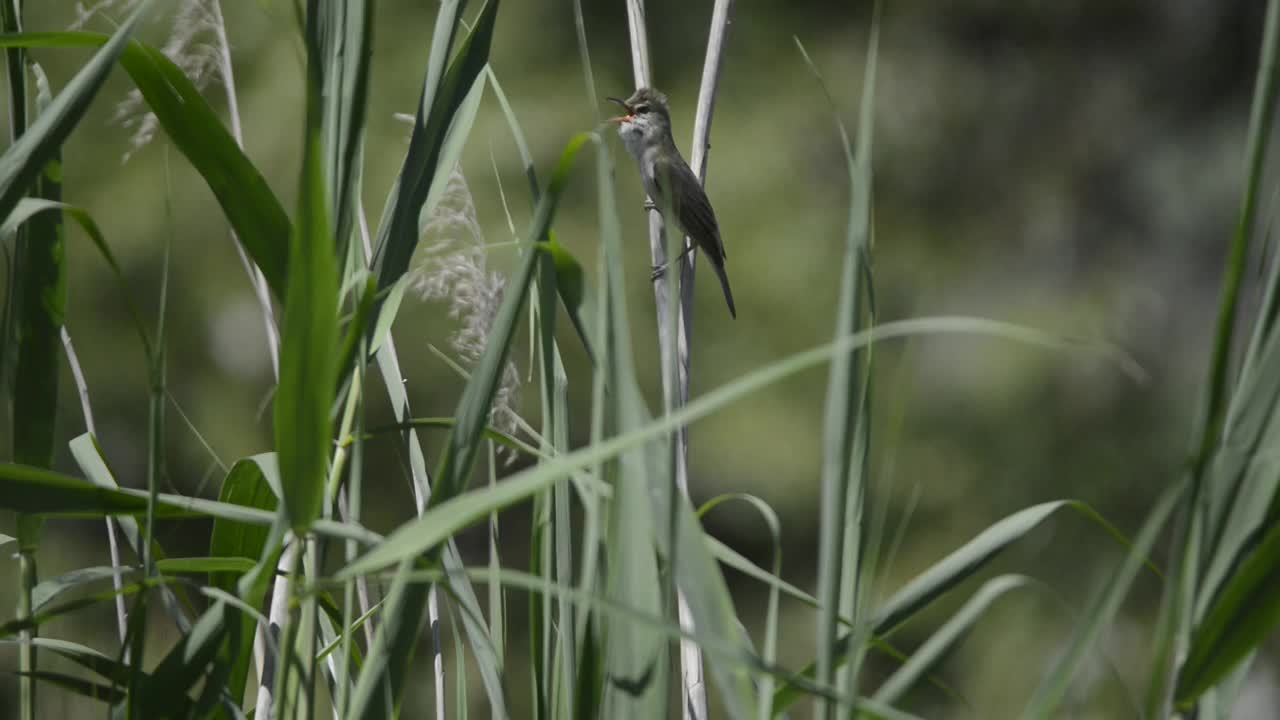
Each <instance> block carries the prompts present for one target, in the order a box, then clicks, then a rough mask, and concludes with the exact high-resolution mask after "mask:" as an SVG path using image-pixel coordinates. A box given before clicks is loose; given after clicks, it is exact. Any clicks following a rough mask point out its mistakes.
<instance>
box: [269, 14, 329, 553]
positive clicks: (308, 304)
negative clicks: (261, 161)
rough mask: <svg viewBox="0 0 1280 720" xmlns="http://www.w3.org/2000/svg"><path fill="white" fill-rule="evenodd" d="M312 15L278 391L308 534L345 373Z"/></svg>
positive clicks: (279, 444) (284, 449)
mask: <svg viewBox="0 0 1280 720" xmlns="http://www.w3.org/2000/svg"><path fill="white" fill-rule="evenodd" d="M318 22H320V19H319V18H316V17H311V16H309V18H308V33H307V38H308V42H307V90H306V93H307V95H306V97H307V99H306V103H307V110H306V128H305V130H304V137H305V141H304V142H305V147H304V152H303V160H302V177H301V179H300V181H299V190H298V217H297V223H296V226H295V228H294V232H293V233H292V234H291V235H290V236H289V262H290V265H291V266H292V267H293V268H294V269H295V270H296V272H293V273H290V275H289V282H288V290H287V291H286V295H285V310H284V331H283V336H282V338H281V344H280V383H279V385H278V386H277V389H276V397H275V435H276V449H277V452H278V455H279V457H278V460H279V463H280V480H281V483H282V488H281V490H282V495H281V503H282V505H283V507H284V512H285V515H286V516H287V517H288V519H289V524H290V526H291V527H292V528H293V531H294V534H295V535H296V536H298V537H302V536H303V535H305V534H306V532H307V530H308V529H309V528H310V527H311V523H312V522H313V521H314V520H315V519H316V518H318V517H320V512H321V508H322V506H323V503H324V488H325V478H326V477H327V467H328V460H329V448H330V443H331V442H332V435H333V421H332V418H331V416H330V413H329V407H330V405H331V404H332V403H333V396H332V393H333V390H334V388H335V387H336V386H337V374H338V363H337V353H338V267H337V259H336V257H335V255H334V252H335V250H334V239H333V234H332V232H331V229H330V220H329V211H328V209H327V200H326V198H327V197H328V192H327V188H326V186H325V168H324V148H323V146H322V143H321V138H322V126H323V122H324V116H323V111H324V106H323V104H322V103H323V97H322V92H323V90H324V81H325V78H324V75H323V72H324V59H323V58H322V57H321V55H320V52H321V49H320V47H319V43H320V39H319V37H318V30H316V29H315V27H314V26H315V24H316V23H318Z"/></svg>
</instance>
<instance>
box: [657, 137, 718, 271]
mask: <svg viewBox="0 0 1280 720" xmlns="http://www.w3.org/2000/svg"><path fill="white" fill-rule="evenodd" d="M653 182H654V184H655V185H656V186H657V187H658V192H660V193H662V194H664V195H665V194H667V191H666V188H667V184H668V183H670V184H671V186H672V189H673V190H674V192H672V193H671V204H672V206H673V209H674V210H675V212H676V218H677V219H678V220H679V222H680V227H681V229H683V230H684V231H685V234H687V235H688V236H689V237H691V238H692V239H693V240H694V242H696V243H697V244H698V246H699V247H701V248H702V251H703V252H706V253H710V252H712V251H715V252H717V253H718V257H716V258H714V259H715V260H723V259H724V257H725V252H724V243H723V242H721V240H720V226H719V225H718V224H717V223H716V214H715V211H714V210H712V209H711V203H710V201H708V200H707V194H706V193H705V192H704V191H703V190H702V184H701V183H699V182H698V178H697V176H696V175H694V174H693V171H692V170H690V169H689V165H688V164H686V163H685V162H684V160H682V159H680V158H678V157H677V158H671V157H659V158H658V159H656V160H654V163H653Z"/></svg>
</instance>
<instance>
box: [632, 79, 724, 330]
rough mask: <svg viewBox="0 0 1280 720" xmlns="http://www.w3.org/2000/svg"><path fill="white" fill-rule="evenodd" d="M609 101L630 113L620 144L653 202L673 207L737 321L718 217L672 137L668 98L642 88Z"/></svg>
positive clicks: (682, 229)
mask: <svg viewBox="0 0 1280 720" xmlns="http://www.w3.org/2000/svg"><path fill="white" fill-rule="evenodd" d="M609 100H610V101H611V102H614V103H617V104H618V105H621V106H622V107H623V109H625V110H626V111H627V114H626V115H624V116H622V117H619V118H614V121H615V122H617V123H618V135H620V136H621V137H622V143H623V144H624V145H626V147H627V152H629V153H631V156H632V157H633V158H635V160H636V164H637V165H638V166H639V168H640V179H641V182H642V183H643V184H644V190H645V192H646V193H648V195H649V199H650V200H652V201H653V204H654V206H655V207H656V208H658V209H659V210H662V209H663V208H665V207H668V206H670V208H671V211H672V212H673V213H674V215H675V221H676V224H677V225H679V227H680V230H681V231H683V232H684V234H685V235H687V236H688V237H689V239H690V240H692V241H693V247H696V248H698V249H700V250H702V254H703V255H706V256H707V260H708V261H710V263H711V268H712V269H713V270H715V273H716V277H718V278H719V279H720V287H721V288H722V289H723V290H724V299H725V302H726V303H728V305H729V314H730V315H732V316H733V317H735V318H736V317H737V316H738V312H737V309H736V308H735V307H734V305H733V292H732V291H731V290H730V289H729V276H728V275H727V274H726V273H725V270H724V260H725V252H724V242H723V241H722V240H721V239H720V226H719V224H718V223H717V222H716V213H715V211H714V210H712V209H711V201H710V200H708V199H707V193H706V192H705V191H704V190H703V189H702V183H700V182H698V178H697V176H696V175H694V174H693V170H691V169H689V164H688V163H686V162H685V161H684V158H683V157H681V155H680V151H679V150H678V149H677V148H676V143H675V140H673V139H672V137H671V114H670V112H669V111H668V109H667V97H666V96H665V95H663V94H662V93H660V92H658V91H657V90H654V89H652V88H640V89H639V90H637V91H635V93H634V94H633V95H632V96H631V97H629V98H627V99H626V100H619V99H617V98H609ZM687 252H688V251H686V253H687ZM683 255H684V253H682V254H681V257H683ZM659 271H661V268H659Z"/></svg>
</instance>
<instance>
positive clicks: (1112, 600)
mask: <svg viewBox="0 0 1280 720" xmlns="http://www.w3.org/2000/svg"><path fill="white" fill-rule="evenodd" d="M1186 489H1187V483H1186V481H1185V480H1183V481H1179V482H1178V483H1177V484H1175V485H1173V486H1171V487H1169V488H1168V489H1166V490H1165V492H1164V493H1163V494H1162V495H1161V497H1160V499H1159V501H1157V503H1156V505H1155V507H1153V508H1152V510H1151V513H1150V514H1149V515H1148V516H1147V519H1146V521H1145V522H1144V523H1143V526H1142V530H1141V531H1140V532H1139V533H1138V535H1137V537H1136V538H1135V540H1134V543H1133V546H1132V547H1131V548H1129V552H1128V553H1127V554H1126V555H1125V558H1124V560H1123V561H1122V562H1121V563H1120V565H1119V566H1118V567H1117V568H1116V571H1115V573H1114V575H1112V577H1111V579H1110V580H1109V581H1108V582H1107V584H1106V585H1105V586H1104V587H1103V588H1102V591H1101V592H1100V593H1099V594H1098V596H1097V598H1096V599H1095V600H1094V601H1093V603H1091V605H1090V607H1089V609H1088V610H1087V611H1086V612H1085V613H1084V614H1083V617H1084V622H1083V623H1082V624H1081V626H1080V628H1079V629H1078V630H1077V631H1076V633H1075V635H1074V637H1073V638H1072V640H1071V644H1070V645H1069V646H1068V648H1067V651H1066V652H1065V653H1064V654H1063V655H1062V657H1061V658H1060V659H1059V660H1058V662H1057V663H1055V664H1054V667H1053V668H1052V669H1051V670H1050V671H1049V672H1048V673H1046V674H1045V675H1044V677H1043V679H1042V680H1041V681H1040V685H1039V687H1038V688H1036V692H1035V694H1034V695H1033V696H1032V698H1031V702H1030V703H1029V704H1028V706H1027V712H1026V716H1027V717H1037V718H1039V717H1053V716H1054V714H1055V711H1056V709H1057V706H1058V703H1059V702H1061V701H1062V698H1063V696H1064V695H1065V694H1066V692H1067V687H1068V686H1069V685H1070V684H1071V680H1072V678H1073V677H1075V673H1076V671H1077V670H1079V668H1080V664H1081V663H1082V662H1083V661H1084V657H1085V655H1086V654H1087V653H1088V651H1089V649H1090V647H1092V645H1093V643H1094V641H1095V640H1097V638H1098V635H1100V634H1101V633H1102V630H1103V628H1104V627H1106V626H1107V625H1109V624H1110V623H1111V621H1112V619H1114V618H1115V615H1116V612H1118V611H1119V609H1120V603H1121V601H1123V600H1124V597H1125V595H1127V594H1128V591H1129V587H1130V586H1131V585H1132V584H1133V579H1134V577H1135V576H1136V575H1137V574H1138V571H1139V570H1140V569H1141V568H1142V564H1143V562H1144V560H1145V558H1146V556H1147V555H1148V553H1150V552H1151V547H1152V546H1153V545H1154V544H1155V541H1156V538H1157V537H1158V536H1159V534H1160V531H1161V530H1163V529H1164V526H1165V523H1167V522H1168V520H1169V517H1170V515H1172V513H1173V510H1174V508H1175V507H1177V505H1178V502H1179V501H1180V500H1181V499H1182V496H1183V493H1184V492H1185V491H1186Z"/></svg>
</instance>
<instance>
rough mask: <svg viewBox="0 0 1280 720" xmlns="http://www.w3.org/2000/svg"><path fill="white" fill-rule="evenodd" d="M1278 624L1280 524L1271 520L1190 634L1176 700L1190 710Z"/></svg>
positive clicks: (1175, 693) (1175, 691)
mask: <svg viewBox="0 0 1280 720" xmlns="http://www.w3.org/2000/svg"><path fill="white" fill-rule="evenodd" d="M1277 626H1280V526H1275V525H1273V526H1272V527H1271V529H1270V530H1268V531H1267V533H1266V535H1265V536H1264V537H1263V540H1262V542H1261V543H1260V544H1259V545H1258V546H1257V548H1256V549H1255V550H1254V551H1253V552H1252V553H1251V554H1250V555H1249V556H1248V558H1247V559H1246V560H1245V561H1244V562H1243V563H1242V564H1241V565H1240V567H1239V569H1237V570H1236V571H1235V572H1234V573H1233V574H1232V575H1231V577H1230V579H1229V580H1228V581H1227V582H1226V584H1225V585H1224V586H1223V588H1222V591H1221V593H1219V595H1218V596H1217V599H1216V600H1215V601H1214V602H1213V604H1212V605H1210V606H1209V608H1208V609H1207V611H1206V612H1205V614H1204V619H1203V620H1202V621H1201V623H1200V625H1199V626H1198V627H1197V628H1196V629H1195V631H1194V633H1193V634H1192V636H1191V646H1190V648H1189V649H1188V651H1187V658H1186V661H1185V662H1184V663H1183V666H1182V670H1181V672H1180V673H1179V675H1178V682H1177V686H1176V688H1175V690H1174V701H1175V704H1176V706H1177V707H1178V709H1179V710H1181V711H1184V712H1185V711H1190V710H1191V709H1192V708H1194V706H1195V703H1196V701H1197V700H1198V699H1199V698H1200V696H1201V695H1202V694H1204V693H1205V692H1206V691H1208V690H1209V689H1210V688H1212V687H1214V686H1215V685H1217V684H1218V683H1219V682H1221V681H1222V680H1223V679H1224V678H1225V677H1226V676H1227V675H1228V674H1229V673H1230V672H1231V671H1232V670H1233V669H1234V668H1235V667H1236V666H1238V665H1239V664H1240V662H1241V661H1243V660H1244V659H1245V658H1246V657H1248V656H1249V655H1251V654H1252V653H1253V652H1254V651H1255V650H1257V648H1258V646H1259V645H1261V644H1262V643H1264V642H1266V641H1267V640H1268V639H1269V638H1270V637H1271V636H1272V634H1273V632H1274V631H1275V629H1276V627H1277Z"/></svg>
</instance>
